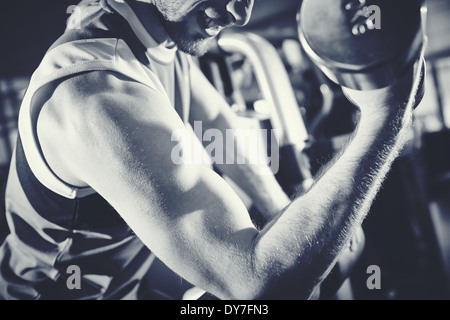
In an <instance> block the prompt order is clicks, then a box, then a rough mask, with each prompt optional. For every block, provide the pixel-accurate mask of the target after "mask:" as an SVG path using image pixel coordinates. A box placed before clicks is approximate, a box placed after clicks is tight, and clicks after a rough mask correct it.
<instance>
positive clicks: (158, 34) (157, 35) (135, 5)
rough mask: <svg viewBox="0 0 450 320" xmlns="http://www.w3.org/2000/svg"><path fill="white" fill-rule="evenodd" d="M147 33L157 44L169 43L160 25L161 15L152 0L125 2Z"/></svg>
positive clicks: (129, 0)
mask: <svg viewBox="0 0 450 320" xmlns="http://www.w3.org/2000/svg"><path fill="white" fill-rule="evenodd" d="M126 2H127V3H128V5H129V6H130V7H131V9H132V10H133V11H134V13H135V14H136V16H137V17H138V19H139V20H140V21H141V23H142V25H143V26H144V28H145V29H146V30H147V32H148V33H149V34H150V35H151V36H152V37H153V39H155V40H156V41H157V42H159V43H164V42H171V39H170V37H169V35H168V34H167V33H166V31H165V30H164V27H163V26H162V23H161V19H162V17H161V14H160V13H159V11H158V9H157V8H156V6H155V5H154V1H153V0H126Z"/></svg>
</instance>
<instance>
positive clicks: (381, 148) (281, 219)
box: [253, 109, 411, 298]
mask: <svg viewBox="0 0 450 320" xmlns="http://www.w3.org/2000/svg"><path fill="white" fill-rule="evenodd" d="M410 121H411V120H410V112H408V111H404V110H402V111H400V109H399V112H398V113H394V114H387V113H386V114H383V112H379V113H378V114H377V113H371V114H364V113H363V114H362V117H361V120H360V123H359V126H358V129H357V134H356V135H355V137H354V139H353V141H352V142H351V144H350V145H349V146H348V148H347V149H346V151H345V152H344V153H343V154H342V156H340V157H339V158H338V159H337V160H336V161H335V163H334V164H333V165H332V166H331V167H329V168H328V169H327V170H326V173H325V174H324V175H322V176H321V177H320V178H319V179H318V180H317V181H316V183H315V184H314V186H313V187H312V188H311V189H310V191H309V192H307V193H306V194H304V195H302V196H301V197H300V198H298V199H296V200H295V201H294V202H293V203H292V204H291V205H290V206H289V208H288V209H287V210H286V211H285V212H284V213H283V214H281V215H279V216H278V217H277V218H276V219H274V220H273V221H272V222H271V223H270V224H269V225H268V226H267V227H266V228H265V229H264V230H263V231H262V232H261V233H260V234H259V235H258V237H257V238H256V239H255V245H254V258H253V261H254V264H253V265H254V268H255V270H256V272H257V273H258V274H261V275H263V278H265V279H274V278H277V275H279V274H283V275H284V276H283V277H282V279H285V281H283V280H281V281H276V282H274V283H276V285H274V284H271V283H270V282H269V283H267V284H266V285H267V286H268V288H265V289H264V291H265V292H266V293H269V294H276V297H277V298H282V297H283V296H284V295H286V297H292V294H295V295H298V296H300V297H304V298H306V297H308V295H309V294H311V292H312V291H313V289H314V288H315V286H316V285H318V284H319V283H320V281H321V280H322V279H323V276H324V275H325V274H327V271H329V270H330V268H331V267H332V266H333V263H334V262H335V259H336V257H337V255H338V253H339V252H340V251H341V249H342V247H343V246H344V244H345V243H346V242H347V241H348V240H349V238H350V236H351V235H352V232H353V230H354V229H355V228H356V227H357V226H359V225H360V224H361V222H362V220H363V219H364V218H365V216H366V214H367V212H368V210H369V208H370V205H371V203H372V201H373V199H374V197H375V195H376V194H377V192H378V190H379V188H380V185H381V183H382V181H383V179H384V177H385V175H386V173H387V171H388V170H389V168H390V166H391V164H392V162H393V161H394V159H395V157H396V156H397V154H398V152H399V151H400V149H401V147H402V145H403V140H404V136H405V134H406V130H407V128H408V124H409V122H410ZM278 288H283V291H282V292H280V291H279V290H277V289H278Z"/></svg>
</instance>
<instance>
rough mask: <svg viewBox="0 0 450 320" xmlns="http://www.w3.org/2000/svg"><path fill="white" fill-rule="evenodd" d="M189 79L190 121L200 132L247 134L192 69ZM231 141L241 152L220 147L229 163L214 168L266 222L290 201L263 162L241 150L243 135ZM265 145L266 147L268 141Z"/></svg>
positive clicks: (247, 127) (197, 71)
mask: <svg viewBox="0 0 450 320" xmlns="http://www.w3.org/2000/svg"><path fill="white" fill-rule="evenodd" d="M191 77H192V81H191V82H192V97H193V98H192V107H191V121H201V122H202V125H203V129H204V131H206V130H208V129H218V130H220V131H221V132H222V135H223V137H226V131H227V130H229V129H232V130H235V132H239V130H241V132H242V130H244V131H245V130H247V132H250V131H249V130H251V129H249V125H248V123H246V122H245V121H244V120H243V119H242V118H239V117H238V116H237V115H236V113H235V112H234V111H232V110H231V108H230V106H229V105H228V103H227V102H226V101H225V99H224V98H223V97H222V96H221V95H220V94H219V93H218V92H217V90H216V89H215V88H214V87H213V86H212V85H211V84H210V83H209V81H208V80H207V79H206V77H205V76H204V75H203V73H202V72H201V71H200V70H199V69H198V67H196V66H195V65H192V66H191ZM256 130H257V129H256ZM243 136H244V137H243ZM233 137H234V138H235V140H234V142H233V145H236V146H243V148H237V149H236V152H230V150H227V148H226V147H227V145H226V144H223V147H224V150H223V153H224V154H225V155H227V156H230V154H231V156H232V157H233V159H229V160H230V161H229V163H216V164H215V165H216V168H217V169H218V170H219V171H220V172H221V173H222V174H224V175H226V176H228V177H229V178H231V180H233V181H234V182H235V183H236V184H237V185H238V186H239V187H240V188H241V189H242V190H243V191H244V192H245V193H246V194H247V195H248V196H249V197H250V198H251V200H252V201H253V203H254V205H255V206H256V207H257V208H258V209H259V211H260V212H261V213H262V214H263V215H264V216H265V218H266V219H268V220H269V219H272V218H273V217H274V216H276V215H277V214H278V213H279V212H280V211H281V210H283V209H284V208H285V207H286V206H287V205H288V204H289V203H290V202H291V201H290V199H289V197H288V196H287V195H286V194H285V193H284V191H283V190H282V188H281V187H280V185H279V184H278V182H277V180H276V179H275V176H274V175H273V174H272V171H271V168H269V166H268V165H267V164H265V163H264V161H265V159H262V158H260V159H261V160H260V161H256V159H255V158H251V159H250V158H249V155H248V151H250V149H249V148H245V143H246V141H245V135H239V134H236V135H234V136H233ZM272 138H273V137H272ZM252 142H253V141H252ZM267 143H269V144H270V143H271V141H267ZM246 151H247V152H246ZM256 151H261V152H262V151H263V150H259V149H258V150H256ZM252 156H254V155H252Z"/></svg>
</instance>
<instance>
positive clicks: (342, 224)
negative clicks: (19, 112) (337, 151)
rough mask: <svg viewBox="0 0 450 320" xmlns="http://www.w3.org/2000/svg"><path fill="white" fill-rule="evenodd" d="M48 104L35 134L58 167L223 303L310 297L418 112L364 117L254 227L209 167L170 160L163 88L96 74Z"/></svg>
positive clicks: (169, 113)
mask: <svg viewBox="0 0 450 320" xmlns="http://www.w3.org/2000/svg"><path fill="white" fill-rule="evenodd" d="M99 83H101V84H102V88H96V85H97V84H99ZM94 88H95V89H94ZM74 91H75V92H79V91H82V94H81V95H78V94H74ZM52 101H54V102H53V103H52ZM52 101H49V102H48V103H47V104H46V105H45V106H44V108H43V110H42V111H41V115H40V118H39V122H38V135H39V140H40V142H41V146H42V149H43V152H44V155H46V159H47V161H48V162H49V165H50V166H51V167H52V168H54V171H55V172H56V173H57V174H58V175H59V176H60V177H63V178H64V177H65V176H75V177H77V179H79V180H81V181H84V183H85V184H86V185H90V186H92V187H93V188H94V189H95V190H96V191H97V192H99V193H100V194H101V195H102V196H103V197H104V198H105V199H106V200H107V201H109V202H110V204H111V205H112V206H113V207H114V208H115V209H116V210H117V211H118V212H119V213H120V214H121V216H122V217H123V218H124V220H125V221H126V222H127V223H128V224H129V225H130V227H131V228H132V229H133V230H134V232H135V233H136V235H137V236H138V237H139V238H140V239H142V241H143V242H144V243H145V244H146V245H147V246H148V247H149V248H150V250H152V251H153V252H154V253H155V254H156V255H157V256H158V257H159V258H160V259H161V260H162V261H163V262H164V263H166V264H167V265H168V266H169V267H170V268H172V269H173V270H174V271H175V272H177V273H178V274H180V275H181V276H182V277H184V278H185V279H187V280H188V281H190V282H191V283H193V284H195V285H197V286H199V287H201V288H203V289H205V290H206V291H208V292H210V293H212V294H214V295H216V296H218V297H220V298H225V299H229V298H232V299H253V298H308V297H309V296H310V295H311V294H312V293H313V291H314V289H315V288H316V287H317V285H318V284H319V283H320V281H321V279H322V277H323V274H324V273H325V272H326V271H327V270H329V268H330V267H331V266H332V264H333V263H334V261H335V259H336V257H337V254H338V253H339V251H340V250H341V249H342V246H343V245H344V243H345V242H346V241H347V240H348V238H349V236H350V234H351V232H350V231H352V230H353V228H355V226H356V225H358V224H359V223H360V222H361V220H362V219H363V218H364V217H365V215H366V213H367V210H368V207H369V205H370V203H371V201H372V199H373V197H374V195H375V194H376V192H377V190H378V188H379V186H380V183H381V181H382V179H383V178H384V175H385V173H386V172H387V170H388V168H389V166H390V164H391V163H392V161H393V160H394V158H395V156H396V154H397V152H398V150H399V148H400V147H401V145H402V143H401V137H402V136H403V133H402V132H404V131H405V129H404V128H405V127H406V125H407V123H409V118H410V117H409V116H410V113H411V111H410V107H408V108H405V107H404V108H400V107H399V106H397V105H399V104H401V103H400V102H398V101H392V99H391V100H389V101H388V100H384V101H381V103H380V105H375V106H368V108H367V109H363V112H362V115H361V121H360V125H359V128H358V131H357V134H356V136H355V138H354V140H353V142H352V143H351V144H350V145H349V147H348V148H347V151H346V152H345V153H344V154H343V155H342V156H341V157H340V158H339V160H337V161H336V162H335V164H334V165H333V167H331V168H329V170H328V171H327V172H326V173H325V174H324V175H323V176H322V177H321V179H319V181H318V182H317V183H316V184H315V185H314V186H313V187H312V189H311V190H310V191H309V192H308V193H306V194H305V195H303V196H302V197H300V198H298V199H296V200H295V201H294V202H293V203H292V204H291V205H290V206H289V207H288V208H287V209H286V210H285V211H284V212H283V213H282V214H279V215H278V216H277V217H276V218H275V219H274V220H273V221H272V222H271V223H270V224H268V225H267V226H266V227H265V228H264V229H263V230H262V231H258V230H256V229H255V227H254V226H253V225H252V223H251V221H250V219H249V217H248V213H247V212H246V208H245V206H244V205H243V204H242V202H241V201H240V199H239V198H238V197H237V195H236V194H235V193H234V192H233V191H232V190H231V189H230V187H229V186H228V185H227V184H226V183H225V182H224V181H223V180H222V179H221V178H220V177H219V176H217V175H216V174H215V173H214V172H213V171H212V170H211V169H210V168H208V167H204V166H201V165H195V164H184V165H175V164H174V163H173V162H172V161H171V151H172V149H173V147H174V146H175V145H174V142H171V135H172V133H173V131H174V130H176V129H179V128H181V127H182V126H183V124H182V123H181V120H180V119H179V118H178V117H177V115H176V113H175V112H174V111H173V109H172V107H171V106H170V105H168V101H167V100H166V99H165V98H164V97H161V96H160V95H159V94H158V93H157V92H154V91H152V90H151V89H148V88H146V87H144V86H142V85H140V84H137V83H134V82H131V81H126V80H123V79H119V78H118V77H117V76H116V75H114V74H110V73H106V72H94V73H89V74H85V75H82V76H80V77H76V78H74V79H70V80H67V81H65V82H64V83H62V84H61V85H60V86H59V87H58V88H57V89H56V91H55V93H54V96H53V97H52ZM402 103H403V101H402ZM388 104H391V105H390V107H389V108H387V107H386V105H388ZM370 107H372V108H370ZM393 110H396V111H395V112H393ZM402 128H403V129H402ZM55 137H58V138H59V137H63V138H62V139H61V140H59V139H58V140H55ZM58 141H63V143H58ZM52 148H56V149H57V150H58V151H59V152H57V153H55V152H51V150H52ZM186 148H188V146H186ZM56 164H59V165H56Z"/></svg>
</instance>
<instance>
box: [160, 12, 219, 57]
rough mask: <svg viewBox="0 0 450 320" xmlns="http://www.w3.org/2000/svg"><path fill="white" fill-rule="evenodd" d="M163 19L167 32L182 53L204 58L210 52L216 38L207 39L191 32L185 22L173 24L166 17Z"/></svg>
mask: <svg viewBox="0 0 450 320" xmlns="http://www.w3.org/2000/svg"><path fill="white" fill-rule="evenodd" d="M161 18H162V19H161V21H162V25H163V27H164V29H165V31H166V32H167V34H168V35H169V37H170V39H171V40H172V41H173V42H174V43H175V45H176V46H177V47H178V49H179V50H180V51H182V52H184V53H187V54H189V55H192V56H196V57H200V56H203V55H204V54H205V53H207V52H208V50H209V48H210V47H211V45H212V43H213V40H214V37H205V36H204V35H202V34H199V33H197V34H196V33H192V32H190V30H191V29H190V28H189V25H188V23H186V22H185V21H179V22H173V21H168V20H166V19H164V17H161Z"/></svg>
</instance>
